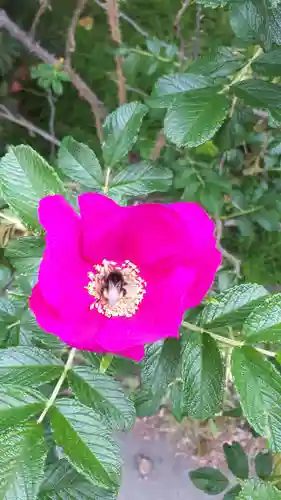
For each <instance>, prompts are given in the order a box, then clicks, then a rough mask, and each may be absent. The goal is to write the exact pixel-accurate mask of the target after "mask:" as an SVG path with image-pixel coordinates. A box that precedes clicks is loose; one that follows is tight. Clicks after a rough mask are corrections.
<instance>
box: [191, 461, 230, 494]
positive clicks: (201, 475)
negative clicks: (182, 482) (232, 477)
mask: <svg viewBox="0 0 281 500" xmlns="http://www.w3.org/2000/svg"><path fill="white" fill-rule="evenodd" d="M189 477H190V479H191V481H192V482H193V484H194V485H195V486H196V488H198V489H199V490H201V491H204V492H205V493H207V494H208V495H219V493H222V492H223V491H224V490H225V489H226V488H227V486H228V479H227V477H225V476H224V475H223V474H222V473H221V471H219V470H218V469H213V468H212V467H201V468H199V469H196V470H192V471H190V472H189Z"/></svg>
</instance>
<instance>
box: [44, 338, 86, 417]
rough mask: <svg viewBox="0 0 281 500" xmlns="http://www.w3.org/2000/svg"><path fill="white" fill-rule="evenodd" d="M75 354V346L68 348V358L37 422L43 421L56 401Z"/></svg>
mask: <svg viewBox="0 0 281 500" xmlns="http://www.w3.org/2000/svg"><path fill="white" fill-rule="evenodd" d="M75 354H76V348H75V347H73V348H72V349H70V351H69V355H68V358H67V362H66V364H65V366H64V370H63V372H62V374H61V376H60V378H59V380H58V382H57V384H56V386H55V388H54V390H53V392H52V394H51V396H50V398H49V399H48V401H47V404H46V406H45V408H44V410H43V412H42V413H41V415H40V417H39V418H38V420H37V424H41V422H43V420H44V418H45V416H46V415H47V413H48V411H49V409H50V408H51V406H53V404H54V402H55V401H56V398H57V395H58V393H59V392H60V389H61V386H62V384H63V383H64V381H65V379H66V376H67V373H68V372H69V370H70V369H71V368H72V364H73V361H74V357H75Z"/></svg>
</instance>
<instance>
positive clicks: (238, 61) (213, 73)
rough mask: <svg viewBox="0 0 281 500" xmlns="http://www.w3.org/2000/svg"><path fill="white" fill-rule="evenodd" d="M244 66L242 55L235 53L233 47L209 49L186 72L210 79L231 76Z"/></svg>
mask: <svg viewBox="0 0 281 500" xmlns="http://www.w3.org/2000/svg"><path fill="white" fill-rule="evenodd" d="M244 64H245V58H244V56H243V55H241V54H239V53H237V50H236V49H234V48H233V47H218V48H215V49H211V50H210V52H207V54H203V55H202V56H201V57H199V58H198V59H196V60H195V61H193V62H192V63H191V64H190V65H189V66H188V69H187V71H186V73H187V74H189V73H193V74H194V73H196V74H200V75H207V76H209V77H210V78H219V77H224V76H228V75H231V74H232V73H234V72H235V71H237V70H238V69H240V68H241V67H242V66H243V65H244Z"/></svg>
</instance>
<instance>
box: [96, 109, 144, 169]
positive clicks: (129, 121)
mask: <svg viewBox="0 0 281 500" xmlns="http://www.w3.org/2000/svg"><path fill="white" fill-rule="evenodd" d="M147 112H148V108H147V106H145V105H144V104H141V103H139V102H130V103H129V104H123V105H122V106H119V108H117V109H116V110H115V111H113V113H110V114H109V115H108V116H107V118H106V120H105V122H104V125H103V141H104V142H103V145H102V148H103V156H104V161H105V163H106V167H109V168H111V167H114V165H116V164H117V163H119V162H120V160H122V159H123V158H124V156H125V155H126V154H127V153H128V152H129V151H130V150H131V148H132V146H133V145H134V144H135V142H136V141H137V138H138V132H139V130H140V127H141V124H142V121H143V118H144V116H145V115H146V113H147Z"/></svg>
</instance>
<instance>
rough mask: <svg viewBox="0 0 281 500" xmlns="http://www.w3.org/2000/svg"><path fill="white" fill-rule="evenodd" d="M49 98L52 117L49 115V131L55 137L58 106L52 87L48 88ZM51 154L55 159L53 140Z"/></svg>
mask: <svg viewBox="0 0 281 500" xmlns="http://www.w3.org/2000/svg"><path fill="white" fill-rule="evenodd" d="M47 100H48V103H49V108H50V117H49V131H50V134H51V136H52V137H53V138H54V137H55V118H56V106H55V103H54V99H53V94H52V91H51V89H47ZM50 144H51V154H50V157H51V159H52V160H53V159H54V157H55V144H54V142H51V143H50Z"/></svg>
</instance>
